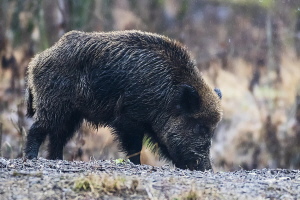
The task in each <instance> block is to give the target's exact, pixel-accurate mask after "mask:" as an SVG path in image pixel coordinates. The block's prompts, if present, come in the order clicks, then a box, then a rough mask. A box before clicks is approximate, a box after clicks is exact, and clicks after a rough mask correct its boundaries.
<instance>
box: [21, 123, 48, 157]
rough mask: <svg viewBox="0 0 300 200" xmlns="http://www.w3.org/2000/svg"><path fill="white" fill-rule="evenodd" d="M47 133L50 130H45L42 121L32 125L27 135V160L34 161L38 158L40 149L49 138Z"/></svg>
mask: <svg viewBox="0 0 300 200" xmlns="http://www.w3.org/2000/svg"><path fill="white" fill-rule="evenodd" d="M47 131H49V129H47V128H44V126H43V123H42V122H41V121H36V122H34V123H33V124H32V126H31V127H30V130H29V132H28V135H27V142H26V148H25V156H26V158H28V159H33V158H36V157H37V155H38V152H39V148H40V146H41V144H42V143H43V142H44V140H45V138H46V136H47V133H48V132H47Z"/></svg>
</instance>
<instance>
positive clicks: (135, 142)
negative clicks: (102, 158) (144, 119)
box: [115, 120, 144, 165]
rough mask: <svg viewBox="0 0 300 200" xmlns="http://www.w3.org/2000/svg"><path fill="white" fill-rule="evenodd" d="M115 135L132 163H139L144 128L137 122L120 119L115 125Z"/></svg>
mask: <svg viewBox="0 0 300 200" xmlns="http://www.w3.org/2000/svg"><path fill="white" fill-rule="evenodd" d="M115 135H116V136H117V138H118V139H119V142H120V145H121V147H122V149H123V150H124V151H125V152H126V153H127V156H128V157H129V160H130V161H131V162H132V163H134V164H136V165H137V164H141V160H140V152H141V150H142V143H143V137H144V130H143V128H141V126H139V124H138V123H133V122H128V120H122V123H119V124H117V125H116V126H115ZM135 154H136V155H135Z"/></svg>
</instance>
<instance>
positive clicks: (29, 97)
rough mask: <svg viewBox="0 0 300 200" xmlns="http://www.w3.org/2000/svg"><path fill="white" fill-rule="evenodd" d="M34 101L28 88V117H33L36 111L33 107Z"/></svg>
mask: <svg viewBox="0 0 300 200" xmlns="http://www.w3.org/2000/svg"><path fill="white" fill-rule="evenodd" d="M32 101H33V97H32V92H31V89H30V88H29V87H28V88H27V89H26V103H27V114H26V116H27V117H33V115H34V113H35V110H34V109H33V107H32Z"/></svg>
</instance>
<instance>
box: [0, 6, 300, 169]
mask: <svg viewBox="0 0 300 200" xmlns="http://www.w3.org/2000/svg"><path fill="white" fill-rule="evenodd" d="M128 29H138V30H143V31H149V32H155V33H159V34H163V35H166V36H169V37H170V38H173V39H176V40H179V41H180V42H182V43H183V44H185V45H186V46H187V47H188V50H189V51H190V52H191V54H192V56H193V58H194V59H195V61H196V63H197V67H198V68H199V69H200V71H201V72H202V74H203V76H204V77H205V79H206V81H208V82H209V84H210V85H211V87H217V88H220V89H221V90H222V92H223V99H222V107H223V120H222V121H221V122H220V124H219V126H218V129H217V130H216V132H215V135H214V137H213V142H212V148H211V156H212V162H213V166H214V169H215V170H216V171H231V170H237V169H241V168H242V169H247V170H248V169H254V168H265V167H270V168H292V169H300V1H298V0H251V1H247V0H219V1H217V0H206V1H204V0H85V1H80V0H52V1H46V0H45V1H42V0H35V1H33V0H0V61H1V62H0V141H1V142H0V150H1V156H3V157H6V158H18V157H22V150H23V148H24V146H23V145H24V140H25V138H26V132H27V130H28V129H29V127H30V125H31V124H32V119H28V118H26V117H25V105H24V99H23V98H24V88H25V84H26V83H25V76H26V68H27V65H28V62H29V61H30V59H31V58H32V57H33V56H34V55H35V54H36V53H38V52H40V51H43V50H44V49H46V48H48V47H50V46H51V45H53V44H54V43H55V42H56V41H57V40H58V39H59V38H60V37H61V36H62V35H63V34H64V33H66V32H68V31H70V30H82V31H113V30H128ZM46 145H47V144H44V145H43V146H42V149H41V151H40V156H43V157H45V156H46ZM64 154H65V155H64V158H65V159H67V160H84V161H88V160H90V159H97V160H98V159H110V158H113V159H116V158H122V157H124V154H122V152H119V150H118V144H117V142H115V141H114V139H113V137H112V136H111V135H110V130H109V129H104V128H99V129H98V130H94V129H90V128H89V127H88V126H86V125H84V126H83V127H82V128H81V129H80V130H79V131H78V132H77V134H76V135H75V137H74V138H73V139H72V141H70V142H69V143H68V145H67V146H66V148H65V152H64ZM158 158H159V157H158V155H157V154H151V153H150V151H149V150H148V149H146V148H143V151H142V154H141V159H142V162H143V163H144V164H151V165H156V166H160V165H163V164H165V163H167V162H166V161H164V160H159V159H158Z"/></svg>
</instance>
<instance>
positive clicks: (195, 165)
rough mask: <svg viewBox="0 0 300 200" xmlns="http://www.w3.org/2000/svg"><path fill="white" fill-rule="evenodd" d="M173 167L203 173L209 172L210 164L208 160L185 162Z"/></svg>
mask: <svg viewBox="0 0 300 200" xmlns="http://www.w3.org/2000/svg"><path fill="white" fill-rule="evenodd" d="M175 166H176V167H178V168H181V169H189V170H197V171H205V170H211V169H212V168H211V164H210V160H209V159H205V160H204V159H196V160H190V161H185V162H179V163H175Z"/></svg>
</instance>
